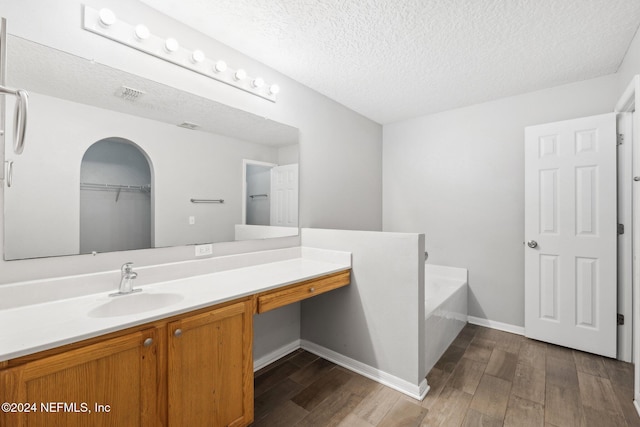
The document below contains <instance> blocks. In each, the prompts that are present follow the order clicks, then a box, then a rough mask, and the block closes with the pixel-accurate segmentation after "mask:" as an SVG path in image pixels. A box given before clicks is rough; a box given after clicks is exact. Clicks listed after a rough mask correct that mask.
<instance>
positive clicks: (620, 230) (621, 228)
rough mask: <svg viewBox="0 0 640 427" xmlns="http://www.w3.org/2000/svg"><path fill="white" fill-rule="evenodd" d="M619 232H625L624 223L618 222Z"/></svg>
mask: <svg viewBox="0 0 640 427" xmlns="http://www.w3.org/2000/svg"><path fill="white" fill-rule="evenodd" d="M618 234H624V224H618Z"/></svg>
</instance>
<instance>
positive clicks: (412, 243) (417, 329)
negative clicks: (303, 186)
mask: <svg viewBox="0 0 640 427" xmlns="http://www.w3.org/2000/svg"><path fill="white" fill-rule="evenodd" d="M301 235H302V245H303V246H305V247H314V248H320V249H332V250H338V251H347V252H352V270H351V271H352V272H351V284H350V285H349V286H346V287H344V288H341V289H337V290H334V291H331V292H327V293H326V294H322V295H318V296H316V297H314V298H309V299H307V300H305V301H303V302H302V327H301V338H302V340H303V346H304V345H305V343H306V344H311V345H313V347H311V348H310V349H311V350H312V351H313V350H316V351H317V350H320V352H319V353H321V355H322V356H325V357H327V358H329V359H331V358H332V357H331V353H330V352H326V350H329V351H332V352H335V353H338V354H340V357H341V359H340V360H338V362H339V361H344V360H345V358H348V359H350V360H348V361H347V365H348V366H349V367H352V368H356V369H358V367H360V366H361V365H365V366H366V368H365V369H363V370H361V372H362V373H367V372H369V373H371V372H375V375H374V376H376V377H377V378H379V379H381V380H382V381H383V382H384V381H385V380H388V382H387V384H388V385H391V386H396V387H398V388H400V389H402V390H403V391H404V392H407V393H409V394H414V395H415V394H419V391H418V390H419V387H420V386H421V385H422V386H424V385H426V384H423V380H424V378H425V376H426V374H427V372H426V370H425V363H426V362H425V357H424V356H425V354H426V353H425V339H424V323H425V322H424V304H425V300H424V236H423V235H420V234H416V233H379V232H367V231H348V230H321V229H306V228H303V229H302V230H301ZM317 346H320V347H321V348H320V349H318V347H317Z"/></svg>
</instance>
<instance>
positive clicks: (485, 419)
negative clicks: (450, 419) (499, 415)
mask: <svg viewBox="0 0 640 427" xmlns="http://www.w3.org/2000/svg"><path fill="white" fill-rule="evenodd" d="M462 427H502V420H498V419H496V418H491V417H490V416H488V415H486V414H483V413H482V412H478V411H476V410H475V409H469V410H468V411H467V414H466V416H465V418H464V421H463V422H462Z"/></svg>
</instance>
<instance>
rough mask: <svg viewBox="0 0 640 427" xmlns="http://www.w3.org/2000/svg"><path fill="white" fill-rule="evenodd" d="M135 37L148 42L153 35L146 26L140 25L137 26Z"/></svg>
mask: <svg viewBox="0 0 640 427" xmlns="http://www.w3.org/2000/svg"><path fill="white" fill-rule="evenodd" d="M135 35H136V38H137V39H138V40H146V39H148V38H149V36H150V35H151V33H150V32H149V29H148V28H147V26H146V25H142V24H139V25H136V29H135Z"/></svg>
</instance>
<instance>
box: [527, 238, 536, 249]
mask: <svg viewBox="0 0 640 427" xmlns="http://www.w3.org/2000/svg"><path fill="white" fill-rule="evenodd" d="M527 246H529V247H530V248H537V247H538V242H536V241H535V240H529V241H528V242H527Z"/></svg>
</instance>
